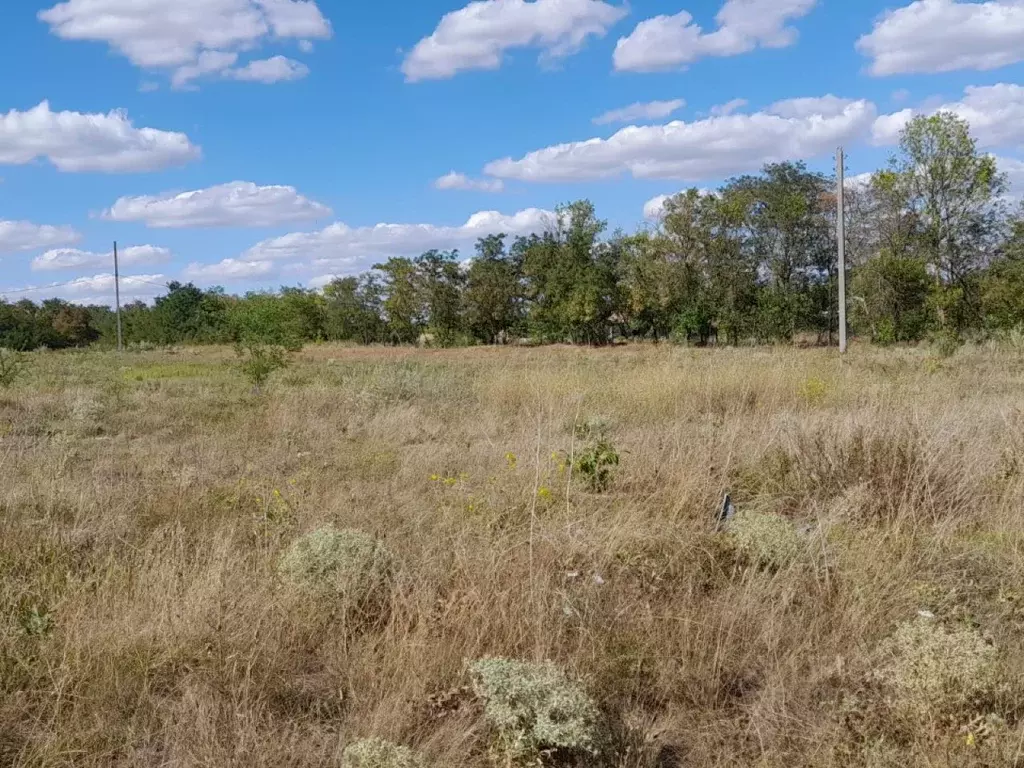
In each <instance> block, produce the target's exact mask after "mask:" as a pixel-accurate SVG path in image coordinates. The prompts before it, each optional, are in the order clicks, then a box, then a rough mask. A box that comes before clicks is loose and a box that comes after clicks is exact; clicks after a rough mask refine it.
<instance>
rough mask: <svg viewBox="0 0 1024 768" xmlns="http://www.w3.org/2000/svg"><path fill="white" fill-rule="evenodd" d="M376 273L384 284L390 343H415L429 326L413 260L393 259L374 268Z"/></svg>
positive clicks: (384, 305)
mask: <svg viewBox="0 0 1024 768" xmlns="http://www.w3.org/2000/svg"><path fill="white" fill-rule="evenodd" d="M374 269H376V270H377V271H379V272H380V274H381V276H382V281H383V287H384V297H385V298H384V301H383V304H382V307H383V310H384V318H385V321H386V323H387V336H388V340H389V341H391V342H392V343H394V344H411V343H413V342H415V341H416V339H418V338H419V336H420V334H421V333H422V332H423V329H424V327H425V326H426V317H425V313H424V307H423V300H422V295H421V292H420V288H419V280H418V276H417V270H416V265H415V264H414V263H413V262H412V261H411V260H410V259H406V258H399V257H396V256H393V257H391V258H390V259H388V260H387V261H386V262H384V263H383V264H376V265H374Z"/></svg>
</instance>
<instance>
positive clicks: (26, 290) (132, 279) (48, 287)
mask: <svg viewBox="0 0 1024 768" xmlns="http://www.w3.org/2000/svg"><path fill="white" fill-rule="evenodd" d="M88 279H89V278H81V277H80V278H77V279H75V280H68V281H67V282H65V283H50V284H48V285H40V286H36V287H34V288H11V289H10V290H7V289H6V288H0V296H10V295H13V294H18V293H39V292H40V291H50V290H53V289H54V288H66V287H67V286H69V285H81V284H82V281H83V280H88ZM124 282H126V283H132V282H134V283H145V284H146V285H155V286H156V287H157V288H167V286H168V284H167V283H157V282H154V281H152V280H143V279H142V278H141V277H133V276H128V277H126V278H124Z"/></svg>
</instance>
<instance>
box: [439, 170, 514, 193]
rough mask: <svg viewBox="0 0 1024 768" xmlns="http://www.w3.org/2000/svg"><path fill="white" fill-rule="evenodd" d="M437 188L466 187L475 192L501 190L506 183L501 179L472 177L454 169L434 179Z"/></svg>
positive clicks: (465, 188)
mask: <svg viewBox="0 0 1024 768" xmlns="http://www.w3.org/2000/svg"><path fill="white" fill-rule="evenodd" d="M434 188H435V189H464V190H471V191H474V192H501V191H502V190H503V189H505V183H504V182H503V181H502V180H501V179H471V178H469V176H467V175H466V174H464V173H457V172H456V171H452V172H451V173H446V174H445V175H444V176H442V177H440V178H439V179H436V180H435V181H434Z"/></svg>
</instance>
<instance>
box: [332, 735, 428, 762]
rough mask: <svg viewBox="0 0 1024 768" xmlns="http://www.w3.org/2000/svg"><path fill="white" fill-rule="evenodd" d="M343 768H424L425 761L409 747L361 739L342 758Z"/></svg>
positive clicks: (379, 740)
mask: <svg viewBox="0 0 1024 768" xmlns="http://www.w3.org/2000/svg"><path fill="white" fill-rule="evenodd" d="M341 767H342V768H424V762H423V759H422V758H421V757H420V756H419V755H418V754H416V753H415V752H413V751H412V750H411V749H409V747H403V746H401V745H399V744H392V743H391V742H390V741H385V740H384V739H360V740H359V741H355V742H353V743H352V744H349V745H348V746H347V747H346V748H345V751H344V752H343V753H342V756H341Z"/></svg>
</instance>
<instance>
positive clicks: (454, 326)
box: [415, 250, 466, 347]
mask: <svg viewBox="0 0 1024 768" xmlns="http://www.w3.org/2000/svg"><path fill="white" fill-rule="evenodd" d="M415 265H416V289H417V291H418V293H419V296H420V302H421V304H422V307H423V313H424V315H425V317H426V320H427V324H428V327H429V329H430V331H431V333H432V334H433V335H434V338H435V340H436V341H437V343H439V344H441V345H442V346H445V347H448V346H452V345H454V344H455V343H456V342H457V341H458V340H459V338H460V336H461V334H462V333H463V332H464V330H465V323H464V320H463V314H462V291H463V287H464V285H465V282H466V281H465V275H464V274H463V272H462V268H461V266H460V265H459V252H458V251H436V250H432V251H427V252H426V253H423V254H421V255H419V256H418V257H417V258H416V260H415Z"/></svg>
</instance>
